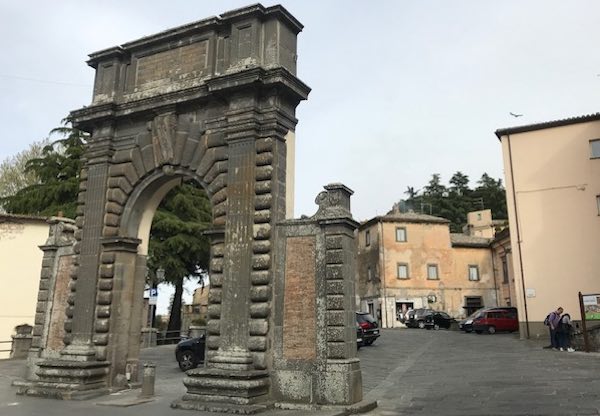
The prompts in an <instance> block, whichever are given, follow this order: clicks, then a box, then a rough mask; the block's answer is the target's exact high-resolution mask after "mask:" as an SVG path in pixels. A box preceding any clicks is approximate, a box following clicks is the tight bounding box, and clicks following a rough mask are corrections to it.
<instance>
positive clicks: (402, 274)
mask: <svg viewBox="0 0 600 416" xmlns="http://www.w3.org/2000/svg"><path fill="white" fill-rule="evenodd" d="M398 279H408V264H406V263H398Z"/></svg>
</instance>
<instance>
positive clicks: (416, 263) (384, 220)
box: [357, 211, 498, 328]
mask: <svg viewBox="0 0 600 416" xmlns="http://www.w3.org/2000/svg"><path fill="white" fill-rule="evenodd" d="M476 218H477V217H476ZM490 219H491V216H490ZM448 224H449V221H448V220H446V219H444V218H439V217H434V216H430V215H424V214H417V213H414V212H408V213H400V212H398V211H392V213H390V214H387V215H384V216H378V217H375V218H373V219H371V220H369V221H366V222H365V223H363V224H361V226H360V227H359V229H358V256H357V298H358V299H357V303H358V305H359V306H358V307H359V309H361V310H364V311H368V312H370V313H371V314H372V315H373V316H374V317H376V318H377V319H378V320H379V321H380V323H381V325H382V326H383V327H386V328H390V327H396V326H401V323H400V321H399V316H400V314H401V313H402V312H404V311H406V310H407V309H408V308H420V307H429V308H432V309H436V310H441V311H446V312H448V313H449V314H450V315H452V316H454V317H463V316H465V315H467V314H468V313H470V312H471V311H474V310H476V309H478V308H481V307H484V306H496V305H497V293H498V285H497V282H496V280H495V277H496V275H495V273H494V268H493V264H492V255H491V250H490V241H491V238H485V237H478V236H471V235H466V234H451V233H450V230H449V225H448Z"/></svg>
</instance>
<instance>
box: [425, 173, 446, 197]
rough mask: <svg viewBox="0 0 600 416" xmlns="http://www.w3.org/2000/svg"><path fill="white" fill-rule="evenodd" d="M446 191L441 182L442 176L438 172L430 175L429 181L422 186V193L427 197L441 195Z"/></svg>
mask: <svg viewBox="0 0 600 416" xmlns="http://www.w3.org/2000/svg"><path fill="white" fill-rule="evenodd" d="M446 192H447V189H446V187H445V186H444V185H443V184H442V178H441V176H440V174H439V173H434V174H433V175H431V179H430V180H429V183H428V184H427V185H426V186H425V187H424V188H423V195H424V196H427V197H430V198H431V197H442V196H444V194H445V193H446Z"/></svg>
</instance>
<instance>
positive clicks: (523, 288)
mask: <svg viewBox="0 0 600 416" xmlns="http://www.w3.org/2000/svg"><path fill="white" fill-rule="evenodd" d="M506 142H507V144H508V162H509V164H510V181H511V184H512V194H513V195H512V196H513V205H514V210H515V226H516V229H517V230H516V231H517V244H518V246H519V269H520V271H521V288H522V291H523V307H524V308H525V327H526V329H527V338H529V314H528V312H527V293H525V274H524V273H523V253H522V252H521V230H520V227H519V213H518V211H517V193H516V191H515V170H514V169H513V163H512V147H511V145H510V134H508V135H506ZM509 285H510V282H509Z"/></svg>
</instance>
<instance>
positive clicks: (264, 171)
mask: <svg viewBox="0 0 600 416" xmlns="http://www.w3.org/2000/svg"><path fill="white" fill-rule="evenodd" d="M254 176H255V178H256V180H257V181H266V180H269V179H271V177H272V176H273V167H272V166H258V167H256V173H255V175H254Z"/></svg>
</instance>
